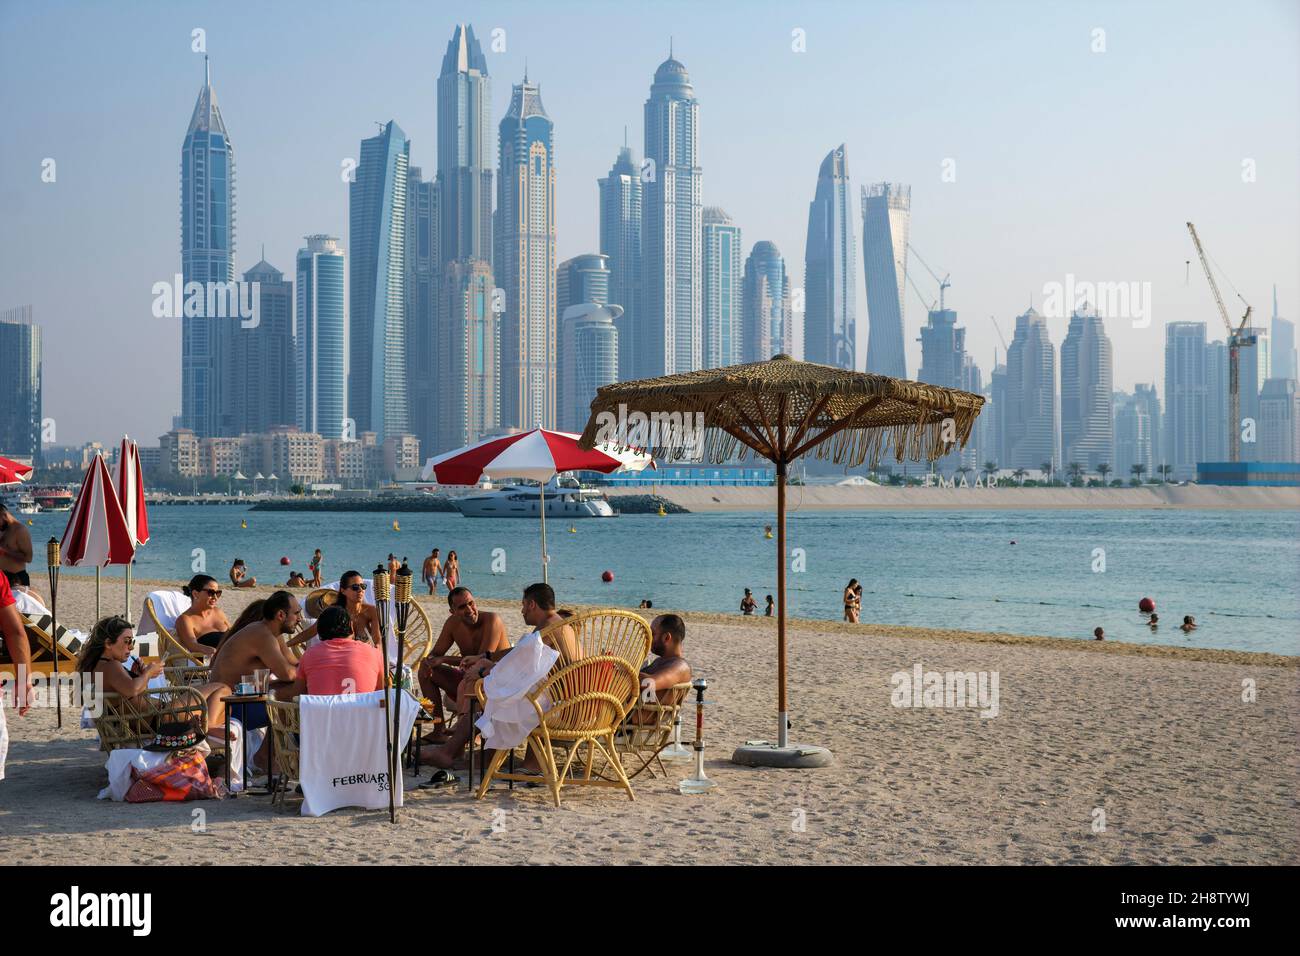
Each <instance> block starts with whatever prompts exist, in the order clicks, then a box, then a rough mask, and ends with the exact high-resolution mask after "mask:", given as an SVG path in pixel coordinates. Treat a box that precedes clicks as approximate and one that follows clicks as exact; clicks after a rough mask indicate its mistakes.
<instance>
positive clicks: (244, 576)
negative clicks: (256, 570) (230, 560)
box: [230, 558, 257, 588]
mask: <svg viewBox="0 0 1300 956" xmlns="http://www.w3.org/2000/svg"><path fill="white" fill-rule="evenodd" d="M230 583H231V584H233V585H234V586H235V587H237V588H255V587H257V578H250V577H249V576H248V568H246V567H245V566H244V560H243V558H235V563H234V564H232V565H231V566H230Z"/></svg>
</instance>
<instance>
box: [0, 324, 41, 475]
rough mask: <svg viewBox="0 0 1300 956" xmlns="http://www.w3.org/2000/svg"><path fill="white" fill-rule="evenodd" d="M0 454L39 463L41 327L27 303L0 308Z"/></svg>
mask: <svg viewBox="0 0 1300 956" xmlns="http://www.w3.org/2000/svg"><path fill="white" fill-rule="evenodd" d="M0 454H3V455H13V456H18V457H23V458H31V460H32V462H33V464H36V465H39V464H40V463H41V327H40V326H39V325H33V324H32V307H31V306H30V305H22V306H18V307H17V308H13V309H5V310H3V311H0Z"/></svg>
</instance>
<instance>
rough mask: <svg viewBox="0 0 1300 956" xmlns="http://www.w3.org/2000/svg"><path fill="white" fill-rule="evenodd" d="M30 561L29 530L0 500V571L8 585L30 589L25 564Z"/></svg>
mask: <svg viewBox="0 0 1300 956" xmlns="http://www.w3.org/2000/svg"><path fill="white" fill-rule="evenodd" d="M31 563H32V536H31V532H29V531H28V530H27V526H26V525H25V524H23V523H22V522H21V521H19V520H18V519H17V518H15V517H14V516H13V515H12V514H11V513H10V512H9V509H8V508H6V507H5V506H4V503H3V502H0V571H3V572H4V573H5V577H7V578H8V579H9V586H10V587H13V588H25V589H26V590H28V591H31V590H32V581H31V578H30V577H29V576H28V574H27V565H29V564H31ZM33 594H35V592H33ZM42 603H44V602H42Z"/></svg>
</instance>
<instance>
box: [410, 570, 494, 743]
mask: <svg viewBox="0 0 1300 956" xmlns="http://www.w3.org/2000/svg"><path fill="white" fill-rule="evenodd" d="M447 604H448V605H449V606H450V607H451V614H450V615H449V616H448V618H447V620H446V621H444V622H443V625H442V632H441V633H440V634H439V635H438V640H437V641H436V642H434V645H433V649H432V650H430V651H429V655H428V656H427V657H426V658H425V659H424V660H423V661H422V662H421V663H420V670H419V672H418V673H419V678H420V691H421V693H423V694H424V696H425V697H428V698H430V699H431V700H432V701H433V709H434V715H435V717H437V718H438V719H439V721H440V722H442V716H443V713H442V693H441V692H442V691H446V693H447V695H448V696H449V697H450V698H451V701H452V703H453V704H455V703H457V702H458V700H459V698H458V696H457V691H458V689H459V688H460V685H461V681H463V680H464V679H465V671H464V670H463V669H462V668H461V667H460V666H459V665H461V664H462V663H463V662H464V661H465V660H467V659H469V658H479V657H481V656H482V655H484V654H491V653H492V652H493V651H502V650H509V649H510V638H509V635H507V634H506V624H505V621H503V620H501V615H500V614H495V613H493V612H492V611H481V612H480V611H479V609H478V605H477V604H475V603H474V595H472V594H470V593H469V588H454V589H453V590H452V592H451V593H450V594H448V595H447ZM453 644H455V645H456V649H457V650H459V651H460V654H459V655H454V654H448V653H447V652H448V651H449V650H451V646H452V645H453Z"/></svg>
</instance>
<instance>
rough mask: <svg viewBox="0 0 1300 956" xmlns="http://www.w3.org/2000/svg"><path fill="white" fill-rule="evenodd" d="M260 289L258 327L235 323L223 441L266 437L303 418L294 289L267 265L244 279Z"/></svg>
mask: <svg viewBox="0 0 1300 956" xmlns="http://www.w3.org/2000/svg"><path fill="white" fill-rule="evenodd" d="M244 282H247V283H256V284H257V290H258V303H259V304H258V321H257V324H256V325H251V326H249V327H247V328H246V327H244V324H242V323H239V322H235V323H233V329H232V330H231V335H230V339H231V342H230V352H229V357H230V361H229V362H227V363H225V364H226V369H225V380H224V382H223V385H222V389H221V393H222V396H223V397H222V403H221V419H222V420H221V423H220V429H219V433H220V434H222V435H244V434H249V433H253V434H261V433H263V432H269V431H270V430H271V427H272V426H274V425H292V424H294V423H295V421H296V420H297V417H298V407H297V406H298V402H297V395H298V389H297V372H298V364H297V361H296V358H297V356H296V355H295V353H294V342H293V283H292V282H286V281H285V280H284V273H283V272H281V271H280V270H279V269H277V268H275V266H273V265H271V264H270V263H269V262H267V261H266V259H262V260H261V261H260V262H258V263H257V265H255V266H253V268H251V269H249V270H248V271H247V272H245V273H244Z"/></svg>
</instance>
